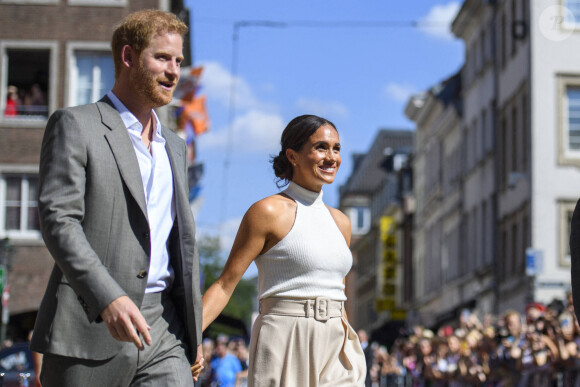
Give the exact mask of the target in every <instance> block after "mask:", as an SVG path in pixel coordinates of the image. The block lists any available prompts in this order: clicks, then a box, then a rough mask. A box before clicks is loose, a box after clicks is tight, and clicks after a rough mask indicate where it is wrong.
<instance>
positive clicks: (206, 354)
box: [195, 338, 215, 387]
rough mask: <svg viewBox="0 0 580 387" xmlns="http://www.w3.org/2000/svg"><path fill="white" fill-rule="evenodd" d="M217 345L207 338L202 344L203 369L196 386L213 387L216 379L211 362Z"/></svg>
mask: <svg viewBox="0 0 580 387" xmlns="http://www.w3.org/2000/svg"><path fill="white" fill-rule="evenodd" d="M214 350H215V344H214V342H213V340H212V339H210V338H205V339H203V342H202V343H201V351H202V357H203V369H202V370H201V372H200V374H199V376H198V378H197V383H196V384H195V385H196V386H199V387H213V386H212V383H213V380H214V378H215V376H214V370H213V368H212V367H211V360H212V359H213V356H214Z"/></svg>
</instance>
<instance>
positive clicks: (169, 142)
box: [161, 126, 189, 213]
mask: <svg viewBox="0 0 580 387" xmlns="http://www.w3.org/2000/svg"><path fill="white" fill-rule="evenodd" d="M168 130H169V129H166V128H165V127H164V126H162V131H161V132H162V133H163V137H164V138H165V149H166V150H167V155H168V156H169V163H170V164H171V170H172V172H173V186H174V195H175V205H176V207H177V212H178V213H179V212H180V211H181V210H183V206H184V205H185V204H186V203H189V200H187V198H184V197H183V193H184V192H189V190H188V189H186V187H184V184H185V182H186V181H187V176H183V177H182V178H180V177H181V176H182V175H183V173H184V170H183V166H184V165H185V161H184V160H183V158H184V157H185V155H183V152H182V151H181V149H183V148H182V147H181V146H180V145H181V144H180V143H178V142H176V141H174V138H173V136H171V134H173V133H167V131H168Z"/></svg>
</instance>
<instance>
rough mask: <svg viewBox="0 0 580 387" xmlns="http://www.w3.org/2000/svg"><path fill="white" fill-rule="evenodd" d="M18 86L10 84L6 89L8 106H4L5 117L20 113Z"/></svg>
mask: <svg viewBox="0 0 580 387" xmlns="http://www.w3.org/2000/svg"><path fill="white" fill-rule="evenodd" d="M19 105H20V102H19V100H18V88H17V87H16V86H13V85H10V86H8V88H7V91H6V107H5V108H4V117H15V116H17V115H18V106H19Z"/></svg>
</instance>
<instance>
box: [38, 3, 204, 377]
mask: <svg viewBox="0 0 580 387" xmlns="http://www.w3.org/2000/svg"><path fill="white" fill-rule="evenodd" d="M186 31H187V26H186V25H185V24H184V23H183V22H182V21H180V20H179V19H178V18H177V17H176V16H175V15H173V14H171V13H166V12H162V11H158V10H142V11H137V12H134V13H131V14H129V15H127V16H126V17H125V18H124V19H123V20H122V22H121V23H120V24H119V25H118V26H117V27H116V29H115V31H114V32H113V38H112V53H113V60H114V64H115V83H114V86H113V89H112V90H111V91H110V92H109V93H108V94H107V95H106V96H104V97H103V98H102V99H101V100H100V101H98V102H96V103H93V104H89V105H85V106H80V107H72V108H66V109H62V110H58V111H56V112H55V113H54V114H53V115H52V116H51V118H50V119H49V121H48V123H47V126H46V131H45V134H44V139H43V143H42V149H41V155H40V187H39V200H38V203H39V205H38V207H39V213H40V221H41V229H42V235H43V238H44V241H45V243H46V246H47V247H48V250H49V251H50V253H51V255H52V257H53V258H54V260H55V266H54V268H53V271H52V274H51V276H50V280H49V283H48V286H47V289H46V293H45V295H44V298H43V300H42V303H41V305H40V308H39V311H38V316H37V319H36V325H35V327H34V333H33V336H32V342H31V344H30V347H31V349H32V350H34V351H37V352H41V353H43V354H44V357H43V363H42V371H41V374H40V379H41V382H42V385H43V386H47V387H51V386H65V387H66V386H109V385H111V386H113V385H114V386H128V385H133V384H139V385H144V384H147V385H158V386H192V385H193V379H192V373H197V372H199V371H200V367H201V362H200V361H198V362H196V358H197V356H200V357H201V351H200V350H198V349H199V348H198V346H199V345H200V344H201V339H202V336H201V319H200V317H201V315H202V312H201V294H200V285H199V262H198V253H197V246H196V242H195V224H194V220H193V216H192V213H191V210H190V208H189V200H188V193H187V173H186V171H187V160H186V155H187V148H186V144H185V142H184V141H183V140H182V139H181V138H179V137H178V136H177V135H176V134H174V133H173V132H172V131H171V130H169V129H168V128H166V127H164V126H162V125H161V123H160V121H159V118H158V117H157V114H156V113H155V111H154V109H155V108H157V107H160V106H163V105H166V104H168V103H169V102H171V100H172V96H173V91H174V90H175V87H176V85H177V82H178V80H179V76H180V65H181V62H182V61H183V35H184V34H185V33H186ZM152 166H155V168H152ZM194 362H195V364H196V367H194V369H193V370H191V369H190V365H191V364H194Z"/></svg>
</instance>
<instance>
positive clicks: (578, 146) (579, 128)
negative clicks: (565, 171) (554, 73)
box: [557, 74, 580, 166]
mask: <svg viewBox="0 0 580 387" xmlns="http://www.w3.org/2000/svg"><path fill="white" fill-rule="evenodd" d="M557 79H558V81H557V84H558V91H557V104H558V110H557V125H558V137H559V138H558V143H559V146H558V148H559V151H558V163H559V164H560V165H574V166H580V74H574V75H558V78H557ZM571 96H572V97H573V98H574V99H573V101H572V102H571V101H570V97H571ZM571 120H574V122H572V123H571ZM571 124H572V125H573V127H572V128H571V127H570V125H571ZM571 129H572V130H573V131H574V134H573V138H572V141H573V144H574V147H572V148H571V147H570V144H571V136H570V131H571Z"/></svg>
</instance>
